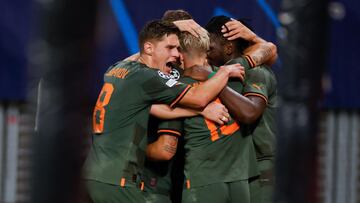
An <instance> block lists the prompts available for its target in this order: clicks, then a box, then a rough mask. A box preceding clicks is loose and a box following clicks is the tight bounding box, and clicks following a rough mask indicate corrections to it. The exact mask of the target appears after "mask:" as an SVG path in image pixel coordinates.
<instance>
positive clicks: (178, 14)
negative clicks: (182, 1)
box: [161, 9, 193, 22]
mask: <svg viewBox="0 0 360 203" xmlns="http://www.w3.org/2000/svg"><path fill="white" fill-rule="evenodd" d="M161 19H162V20H166V21H170V22H174V21H177V20H189V19H193V17H192V16H191V15H190V13H188V12H186V11H184V10H182V9H177V10H167V11H166V12H165V13H164V15H163V17H162V18H161Z"/></svg>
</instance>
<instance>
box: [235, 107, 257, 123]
mask: <svg viewBox="0 0 360 203" xmlns="http://www.w3.org/2000/svg"><path fill="white" fill-rule="evenodd" d="M259 116H260V115H259V113H258V112H257V111H256V109H255V108H251V109H248V110H247V111H245V112H244V113H243V116H242V118H241V119H240V122H241V123H244V124H253V123H255V122H256V121H257V120H258V118H259Z"/></svg>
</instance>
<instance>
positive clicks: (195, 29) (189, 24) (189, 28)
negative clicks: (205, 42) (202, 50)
mask: <svg viewBox="0 0 360 203" xmlns="http://www.w3.org/2000/svg"><path fill="white" fill-rule="evenodd" d="M173 23H174V24H175V25H176V26H177V27H178V28H179V30H180V31H186V32H189V33H191V34H192V35H194V36H195V37H200V36H204V35H207V31H206V30H205V29H204V28H203V27H201V26H200V25H199V24H197V23H196V22H195V21H194V20H193V19H189V20H177V21H174V22H173Z"/></svg>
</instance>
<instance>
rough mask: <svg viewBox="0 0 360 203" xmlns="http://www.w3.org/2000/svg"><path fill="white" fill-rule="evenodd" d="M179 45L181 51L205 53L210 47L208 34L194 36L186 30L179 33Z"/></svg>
mask: <svg viewBox="0 0 360 203" xmlns="http://www.w3.org/2000/svg"><path fill="white" fill-rule="evenodd" d="M179 41H180V47H181V51H182V52H193V51H195V52H196V53H206V52H207V51H208V50H209V47H210V38H209V35H208V34H207V35H200V36H199V37H195V36H194V35H192V34H190V33H188V32H182V33H181V35H180V40H179Z"/></svg>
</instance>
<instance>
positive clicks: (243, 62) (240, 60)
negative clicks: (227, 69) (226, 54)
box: [225, 57, 251, 70]
mask: <svg viewBox="0 0 360 203" xmlns="http://www.w3.org/2000/svg"><path fill="white" fill-rule="evenodd" d="M235 63H239V64H240V65H242V66H244V68H245V70H248V69H250V68H251V66H250V64H249V62H248V61H247V60H246V59H245V58H243V57H238V58H234V59H232V60H230V61H228V62H227V63H226V64H225V65H231V64H235Z"/></svg>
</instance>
